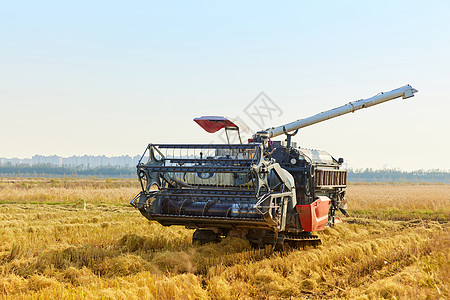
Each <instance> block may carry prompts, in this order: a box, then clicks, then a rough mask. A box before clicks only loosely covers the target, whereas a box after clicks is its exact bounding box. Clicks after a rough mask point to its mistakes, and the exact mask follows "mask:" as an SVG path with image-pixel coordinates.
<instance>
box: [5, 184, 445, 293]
mask: <svg viewBox="0 0 450 300" xmlns="http://www.w3.org/2000/svg"><path fill="white" fill-rule="evenodd" d="M138 190H139V187H138V185H137V183H136V182H135V181H134V180H133V181H130V180H100V179H86V180H82V179H59V180H55V179H52V180H48V179H38V180H37V179H8V178H3V179H1V180H0V203H1V204H0V241H1V243H0V262H1V264H0V296H1V298H20V299H23V298H25V299H47V298H69V299H80V298H86V299H133V298H134V299H175V298H178V299H189V298H191V299H211V298H212V299H239V298H240V299H249V298H257V299H279V298H288V299H289V298H294V299H296V298H298V299H324V298H325V299H326V298H331V299H340V298H342V299H358V298H360V299H379V298H386V299H399V298H400V299H425V298H427V297H428V298H430V299H438V298H442V299H445V298H447V297H449V282H448V278H449V277H450V274H449V256H448V252H449V248H450V247H449V246H450V245H449V241H450V239H449V232H448V221H449V219H450V210H449V209H450V208H449V207H450V206H449V204H450V186H448V185H406V184H404V185H393V184H391V185H382V184H378V185H364V184H357V185H356V184H354V185H350V186H349V188H348V198H349V205H350V209H349V212H350V213H351V217H350V218H345V219H344V222H343V223H341V224H338V225H336V226H335V227H334V228H327V229H326V230H325V231H324V232H321V233H319V235H320V237H321V239H322V242H323V244H322V245H321V246H319V247H317V248H306V249H296V250H290V251H287V252H284V253H278V252H273V251H272V249H271V248H266V249H260V250H254V249H251V248H250V246H249V244H248V243H247V242H246V241H243V240H240V239H236V238H228V239H225V240H224V241H222V242H221V243H219V244H208V245H203V246H200V245H192V244H191V240H192V232H193V231H192V230H188V229H185V228H184V227H179V226H172V227H164V226H161V225H159V224H158V223H154V222H149V221H147V220H145V218H143V217H142V216H141V215H140V213H139V212H138V211H136V210H134V209H133V208H131V207H129V206H128V205H127V204H128V201H129V200H130V199H131V198H132V197H133V196H134V195H135V194H136V193H137V192H138Z"/></svg>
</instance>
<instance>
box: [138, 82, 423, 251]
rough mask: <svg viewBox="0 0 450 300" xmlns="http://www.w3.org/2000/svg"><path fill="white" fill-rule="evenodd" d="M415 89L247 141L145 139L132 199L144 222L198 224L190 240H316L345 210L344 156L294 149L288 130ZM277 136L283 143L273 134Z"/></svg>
mask: <svg viewBox="0 0 450 300" xmlns="http://www.w3.org/2000/svg"><path fill="white" fill-rule="evenodd" d="M415 92H417V90H415V89H413V88H412V87H411V86H409V85H407V86H404V87H401V88H398V89H395V90H392V91H390V92H386V93H381V94H378V95H376V96H374V97H371V98H368V99H362V100H358V101H355V102H350V103H348V104H346V105H343V106H341V107H338V108H335V109H332V110H328V111H325V112H322V113H319V114H317V115H314V116H312V117H309V118H305V119H301V120H297V121H295V122H292V123H288V124H286V125H282V126H279V127H273V128H269V129H267V130H265V131H259V132H257V133H255V134H254V136H253V138H252V139H250V140H249V143H247V144H242V143H241V144H149V145H148V147H147V149H146V150H145V152H144V155H143V156H142V158H141V160H140V161H139V163H138V165H137V174H138V176H139V180H140V183H141V187H142V191H141V192H140V193H139V194H138V195H137V196H136V197H135V198H134V199H133V200H132V201H131V202H130V203H131V204H132V205H133V206H134V207H136V208H138V209H139V211H140V212H141V213H142V214H143V215H144V216H145V217H146V218H147V219H149V220H155V221H158V222H159V223H161V224H163V225H184V226H186V227H187V228H192V229H197V230H196V231H195V232H194V235H193V241H198V242H200V243H205V242H210V241H218V240H220V239H221V238H222V237H225V236H237V237H241V238H245V239H248V240H249V241H250V243H251V244H252V245H254V246H256V247H264V246H265V245H267V244H270V245H275V246H276V247H278V248H283V247H284V245H285V244H290V245H292V246H299V245H305V244H312V245H315V244H319V243H320V239H319V238H318V237H317V236H315V235H312V234H311V232H314V231H320V230H323V229H324V228H325V226H327V225H329V226H332V225H333V224H334V223H335V222H336V221H337V220H338V217H337V216H335V215H336V212H337V211H338V210H341V211H342V212H343V213H344V214H346V212H345V202H346V201H345V188H346V177H347V173H346V170H342V169H340V166H341V164H342V162H343V159H341V158H340V159H338V160H336V159H334V158H333V157H332V156H331V155H330V154H328V153H327V152H325V151H319V150H308V149H302V148H297V147H296V146H295V145H294V143H292V142H291V136H292V135H294V134H295V133H296V132H297V130H298V129H300V128H303V127H306V126H309V125H312V124H315V123H318V122H322V121H325V120H328V119H331V118H334V117H337V116H340V115H343V114H346V113H349V112H354V111H356V110H359V109H362V108H365V107H370V106H373V105H376V104H379V103H382V102H385V101H389V100H392V99H395V98H399V97H402V98H404V99H405V98H409V97H412V96H414V93H415ZM194 121H195V122H197V123H198V124H199V125H200V126H201V127H202V128H204V129H205V130H206V131H208V132H216V131H218V130H220V129H222V128H224V129H225V130H226V131H229V130H237V131H238V133H239V128H238V126H237V125H236V124H235V123H233V122H232V121H231V120H229V119H227V118H224V117H201V118H197V119H194ZM292 131H295V132H294V133H292V134H290V133H289V132H292ZM283 134H284V135H286V136H287V138H286V140H285V141H272V140H271V138H273V137H276V136H279V135H283ZM239 138H240V136H239ZM144 157H145V158H146V159H145V160H144Z"/></svg>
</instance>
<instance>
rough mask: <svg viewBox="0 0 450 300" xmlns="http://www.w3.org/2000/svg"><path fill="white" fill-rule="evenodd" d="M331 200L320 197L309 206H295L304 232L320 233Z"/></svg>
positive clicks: (323, 226)
mask: <svg viewBox="0 0 450 300" xmlns="http://www.w3.org/2000/svg"><path fill="white" fill-rule="evenodd" d="M330 205H331V200H330V198H328V197H325V196H320V197H319V199H317V200H316V201H314V202H313V203H311V204H310V205H297V206H296V208H297V213H298V216H299V218H300V223H301V224H302V227H303V230H304V231H320V230H324V229H325V225H327V221H328V211H329V210H330Z"/></svg>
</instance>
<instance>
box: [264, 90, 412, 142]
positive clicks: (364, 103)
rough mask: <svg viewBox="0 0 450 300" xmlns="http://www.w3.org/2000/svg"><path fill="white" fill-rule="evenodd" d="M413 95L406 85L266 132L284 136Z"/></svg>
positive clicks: (271, 135)
mask: <svg viewBox="0 0 450 300" xmlns="http://www.w3.org/2000/svg"><path fill="white" fill-rule="evenodd" d="M414 93H417V90H416V89H414V88H413V87H411V86H410V85H409V84H408V85H405V86H403V87H401V88H398V89H395V90H392V91H390V92H385V93H380V94H378V95H376V96H373V97H371V98H367V99H361V100H358V101H354V102H350V103H348V104H345V105H342V106H340V107H337V108H333V109H331V110H327V111H324V112H321V113H318V114H317V115H314V116H311V117H308V118H305V119H300V120H297V121H295V122H291V123H288V124H285V125H282V126H278V127H272V128H269V129H267V130H266V131H267V132H268V134H269V137H276V136H279V135H282V134H284V133H285V132H290V131H294V130H297V129H300V128H303V127H307V126H310V125H313V124H316V123H319V122H323V121H326V120H329V119H332V118H335V117H339V116H342V115H344V114H348V113H350V112H355V111H357V110H359V109H362V108H366V107H371V106H374V105H377V104H380V103H383V102H386V101H389V100H393V99H396V98H399V97H402V98H403V99H406V98H410V97H413V96H414Z"/></svg>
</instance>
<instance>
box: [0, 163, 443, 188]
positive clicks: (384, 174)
mask: <svg viewBox="0 0 450 300" xmlns="http://www.w3.org/2000/svg"><path fill="white" fill-rule="evenodd" d="M0 176H1V177H91V176H93V177H101V178H108V177H110V178H135V177H136V169H135V168H127V167H119V166H111V165H108V166H100V167H95V168H86V167H85V166H78V167H71V166H62V167H59V166H55V165H52V164H41V165H29V164H20V165H13V164H10V163H8V164H6V165H3V166H0ZM347 181H348V182H398V183H402V182H403V183H404V182H412V183H420V182H428V183H447V184H450V172H449V171H444V170H434V169H433V170H417V171H401V170H396V169H382V170H374V169H349V170H347Z"/></svg>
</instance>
